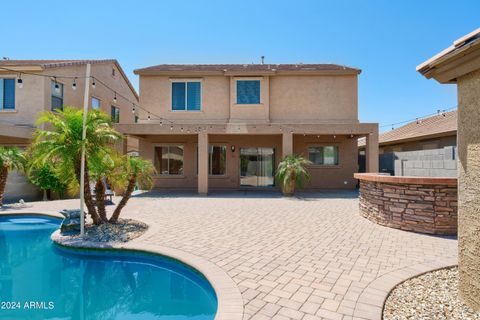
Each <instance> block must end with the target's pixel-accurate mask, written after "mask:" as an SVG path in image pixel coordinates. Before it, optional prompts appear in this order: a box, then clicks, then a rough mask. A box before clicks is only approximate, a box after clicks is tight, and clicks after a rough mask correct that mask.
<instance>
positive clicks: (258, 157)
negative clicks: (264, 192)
mask: <svg viewBox="0 0 480 320" xmlns="http://www.w3.org/2000/svg"><path fill="white" fill-rule="evenodd" d="M243 149H256V150H257V154H256V156H257V167H256V177H257V184H256V185H242V150H243ZM260 149H270V150H272V176H271V177H272V182H273V183H272V185H259V183H258V182H259V175H260V173H261V170H260V168H261V167H262V166H261V165H258V164H259V163H260V162H263V161H261V159H260V157H261V153H260ZM238 152H239V164H238V166H239V171H238V173H239V186H240V188H242V189H248V188H251V189H270V188H274V187H275V168H276V165H275V163H276V157H275V156H276V151H275V148H274V147H240V148H239V151H238Z"/></svg>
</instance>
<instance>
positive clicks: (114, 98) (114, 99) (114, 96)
mask: <svg viewBox="0 0 480 320" xmlns="http://www.w3.org/2000/svg"><path fill="white" fill-rule="evenodd" d="M113 102H114V103H117V92H116V91H115V92H114V94H113ZM149 117H150V116H149ZM149 120H150V119H149Z"/></svg>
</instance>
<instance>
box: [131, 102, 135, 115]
mask: <svg viewBox="0 0 480 320" xmlns="http://www.w3.org/2000/svg"><path fill="white" fill-rule="evenodd" d="M132 113H135V103H134V104H132Z"/></svg>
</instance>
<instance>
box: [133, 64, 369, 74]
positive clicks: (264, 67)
mask: <svg viewBox="0 0 480 320" xmlns="http://www.w3.org/2000/svg"><path fill="white" fill-rule="evenodd" d="M189 71H190V72H196V73H201V72H220V73H224V72H252V71H254V72H255V71H261V72H322V71H342V72H351V73H357V74H358V73H360V72H361V70H360V69H357V68H352V67H347V66H342V65H338V64H303V63H297V64H268V63H265V64H160V65H157V66H152V67H147V68H142V69H137V70H135V71H134V72H135V73H136V74H142V73H149V72H152V73H153V72H172V73H175V72H189Z"/></svg>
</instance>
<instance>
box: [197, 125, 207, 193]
mask: <svg viewBox="0 0 480 320" xmlns="http://www.w3.org/2000/svg"><path fill="white" fill-rule="evenodd" d="M198 193H199V194H201V195H207V194H208V133H205V132H200V133H199V134H198Z"/></svg>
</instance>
